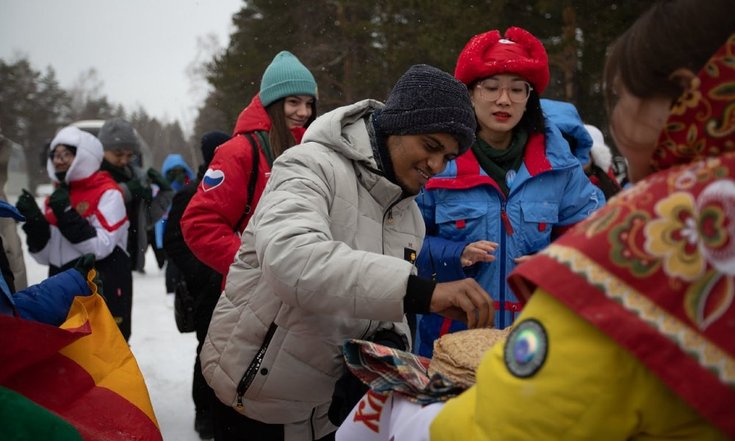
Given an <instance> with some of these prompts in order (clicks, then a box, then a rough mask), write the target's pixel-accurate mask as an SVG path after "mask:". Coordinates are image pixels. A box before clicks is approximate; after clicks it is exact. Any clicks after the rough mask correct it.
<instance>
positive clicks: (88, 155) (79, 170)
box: [46, 126, 104, 184]
mask: <svg viewBox="0 0 735 441" xmlns="http://www.w3.org/2000/svg"><path fill="white" fill-rule="evenodd" d="M59 144H64V145H68V146H73V147H76V148H77V152H76V155H75V156H74V160H73V161H72V163H71V166H69V170H67V171H66V176H65V177H64V182H66V183H67V184H68V183H70V182H73V181H78V180H80V179H85V178H88V177H90V176H91V175H92V174H93V173H94V172H96V171H97V170H99V168H100V164H102V157H103V155H104V153H103V150H102V143H101V142H100V141H99V139H97V138H95V137H94V135H92V134H91V133H88V132H85V131H84V130H81V129H79V128H77V127H73V126H68V127H64V128H63V129H61V130H59V132H58V133H57V134H56V136H54V139H53V140H51V144H50V146H49V153H50V152H53V151H54V149H55V148H56V146H57V145H59ZM46 171H47V172H48V176H49V178H50V179H51V181H52V182H54V183H58V182H59V179H58V178H57V177H56V170H55V169H54V163H53V161H52V160H51V158H50V157H49V158H48V159H47V160H46Z"/></svg>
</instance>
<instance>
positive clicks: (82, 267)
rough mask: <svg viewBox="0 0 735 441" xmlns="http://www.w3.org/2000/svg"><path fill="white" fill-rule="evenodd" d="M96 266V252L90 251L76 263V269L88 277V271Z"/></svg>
mask: <svg viewBox="0 0 735 441" xmlns="http://www.w3.org/2000/svg"><path fill="white" fill-rule="evenodd" d="M92 268H94V254H92V253H88V254H85V255H83V256H82V257H80V258H79V259H77V261H76V263H74V269H75V270H77V271H79V273H80V274H81V275H82V277H84V278H85V279H86V278H87V273H89V270H91V269H92Z"/></svg>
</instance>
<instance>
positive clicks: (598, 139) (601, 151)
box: [584, 124, 613, 172]
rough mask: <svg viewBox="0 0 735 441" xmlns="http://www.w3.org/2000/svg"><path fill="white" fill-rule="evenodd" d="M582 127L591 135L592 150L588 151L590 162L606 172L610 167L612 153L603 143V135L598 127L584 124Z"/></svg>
mask: <svg viewBox="0 0 735 441" xmlns="http://www.w3.org/2000/svg"><path fill="white" fill-rule="evenodd" d="M584 128H585V129H587V131H588V132H589V134H590V136H592V151H591V152H590V156H591V157H592V163H593V164H595V165H596V166H598V167H600V168H601V169H602V170H603V171H606V172H607V171H608V170H610V168H611V167H612V156H613V155H612V152H611V151H610V147H609V146H608V145H607V143H605V137H604V136H603V135H602V132H601V131H600V129H598V128H597V127H595V126H593V125H590V124H585V125H584Z"/></svg>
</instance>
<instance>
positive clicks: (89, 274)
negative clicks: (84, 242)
mask: <svg viewBox="0 0 735 441" xmlns="http://www.w3.org/2000/svg"><path fill="white" fill-rule="evenodd" d="M94 263H95V259H94V254H91V253H88V254H85V255H83V256H82V257H80V258H79V259H77V261H76V262H75V263H74V267H73V268H74V269H75V270H77V271H79V273H80V274H81V275H82V277H83V278H84V280H85V281H86V282H87V285H89V289H90V290H92V293H94V292H95V289H96V292H97V293H98V294H99V295H101V296H102V297H104V293H103V292H102V279H100V273H99V272H97V269H96V268H95V267H94Z"/></svg>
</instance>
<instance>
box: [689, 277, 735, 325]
mask: <svg viewBox="0 0 735 441" xmlns="http://www.w3.org/2000/svg"><path fill="white" fill-rule="evenodd" d="M734 285H735V283H733V278H732V277H731V276H727V275H724V274H722V273H721V272H719V271H714V270H711V271H708V272H707V274H705V275H704V277H702V278H701V279H699V280H698V281H696V282H695V283H694V284H692V285H691V286H690V287H689V289H688V290H687V292H686V295H685V297H684V302H685V304H684V309H685V311H686V313H687V316H688V317H689V319H690V320H691V321H692V322H693V323H695V324H696V325H697V327H698V328H699V329H703V330H704V329H706V328H707V327H708V326H709V325H711V324H712V323H714V322H716V321H717V319H719V318H720V317H722V315H723V314H725V312H727V310H728V308H730V306H731V305H732V303H733V300H734V299H735V287H734Z"/></svg>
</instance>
